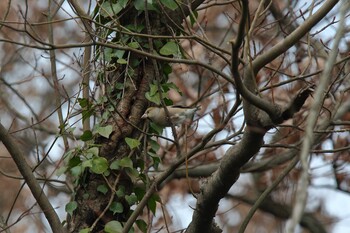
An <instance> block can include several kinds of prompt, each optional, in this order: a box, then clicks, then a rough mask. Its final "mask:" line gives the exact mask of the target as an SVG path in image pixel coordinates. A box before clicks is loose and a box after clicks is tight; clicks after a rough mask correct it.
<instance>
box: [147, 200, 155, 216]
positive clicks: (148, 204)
mask: <svg viewBox="0 0 350 233" xmlns="http://www.w3.org/2000/svg"><path fill="white" fill-rule="evenodd" d="M147 206H148V208H149V209H150V210H151V211H152V213H153V214H154V215H155V214H156V209H157V202H156V200H155V199H154V198H153V196H152V197H151V198H150V199H148V202H147Z"/></svg>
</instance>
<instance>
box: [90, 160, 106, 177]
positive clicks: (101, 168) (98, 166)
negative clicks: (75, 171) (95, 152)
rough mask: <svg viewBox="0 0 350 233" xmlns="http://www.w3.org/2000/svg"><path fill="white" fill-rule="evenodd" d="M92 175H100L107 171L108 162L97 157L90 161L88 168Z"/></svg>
mask: <svg viewBox="0 0 350 233" xmlns="http://www.w3.org/2000/svg"><path fill="white" fill-rule="evenodd" d="M90 169H91V171H92V172H93V173H96V174H102V173H104V172H105V171H106V170H107V169H108V161H107V159H106V158H103V157H97V158H94V159H93V160H92V167H91V168H90Z"/></svg>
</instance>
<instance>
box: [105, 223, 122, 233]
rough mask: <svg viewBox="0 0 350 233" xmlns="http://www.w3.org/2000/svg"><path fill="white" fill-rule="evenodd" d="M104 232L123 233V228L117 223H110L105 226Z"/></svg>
mask: <svg viewBox="0 0 350 233" xmlns="http://www.w3.org/2000/svg"><path fill="white" fill-rule="evenodd" d="M104 231H105V232H106V233H120V232H122V231H123V226H122V224H121V223H120V222H118V221H114V220H113V221H110V222H108V223H107V224H106V225H105V229H104Z"/></svg>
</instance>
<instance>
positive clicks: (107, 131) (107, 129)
mask: <svg viewBox="0 0 350 233" xmlns="http://www.w3.org/2000/svg"><path fill="white" fill-rule="evenodd" d="M96 132H97V133H98V134H99V135H101V136H102V137H105V138H109V135H111V133H112V132H113V126H111V125H107V126H99V127H97V128H96Z"/></svg>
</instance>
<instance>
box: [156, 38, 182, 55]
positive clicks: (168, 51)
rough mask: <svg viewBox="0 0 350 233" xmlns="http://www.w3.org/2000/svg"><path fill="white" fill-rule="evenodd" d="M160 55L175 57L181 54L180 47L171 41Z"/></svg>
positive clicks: (161, 50)
mask: <svg viewBox="0 0 350 233" xmlns="http://www.w3.org/2000/svg"><path fill="white" fill-rule="evenodd" d="M159 53H160V54H162V55H164V56H169V55H173V56H175V55H177V54H178V53H179V46H178V45H177V43H175V42H174V41H169V42H168V43H166V44H165V45H164V46H163V47H162V48H161V49H160V51H159Z"/></svg>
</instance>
